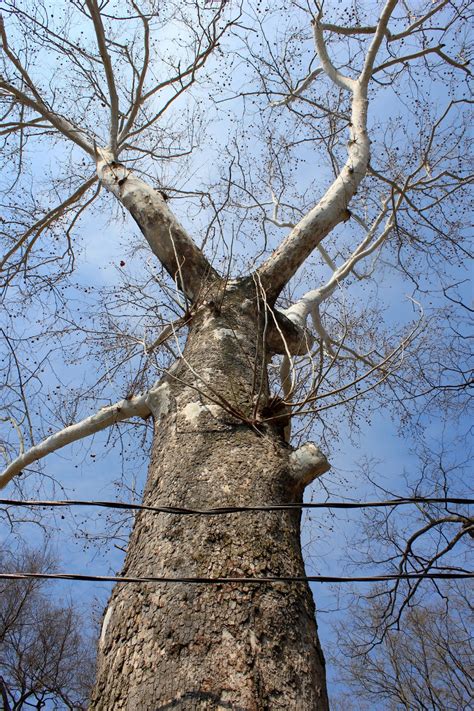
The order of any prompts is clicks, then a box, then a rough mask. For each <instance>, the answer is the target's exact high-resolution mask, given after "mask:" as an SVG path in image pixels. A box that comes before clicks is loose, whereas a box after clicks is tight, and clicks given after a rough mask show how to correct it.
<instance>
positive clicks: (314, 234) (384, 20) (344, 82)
mask: <svg viewBox="0 0 474 711" xmlns="http://www.w3.org/2000/svg"><path fill="white" fill-rule="evenodd" d="M396 4H397V0H388V2H387V3H386V5H385V7H384V9H383V11H382V14H381V17H380V20H379V23H378V25H377V29H376V31H375V32H374V37H373V39H372V42H371V44H370V47H369V48H368V51H367V55H366V59H365V62H364V66H363V68H362V71H361V73H360V75H359V77H358V79H352V78H349V77H346V76H344V75H343V74H341V72H340V71H338V70H337V69H336V68H335V67H334V65H333V64H332V62H331V60H330V58H329V56H328V53H327V49H326V45H325V42H324V37H323V29H322V25H321V23H320V18H318V19H316V20H315V21H314V24H313V27H314V39H315V44H316V49H317V52H318V56H319V59H320V62H321V66H322V68H323V70H324V72H325V73H326V74H327V75H328V77H329V78H330V79H331V80H332V81H333V82H334V83H335V84H336V85H337V86H339V87H341V88H342V89H345V90H348V91H350V92H351V93H352V110H351V124H350V136H349V144H348V157H347V161H346V163H345V165H344V167H343V168H342V170H341V171H340V173H339V175H338V176H337V178H336V179H335V181H334V182H333V184H332V185H331V187H330V188H329V189H328V190H327V191H326V193H325V195H324V196H323V198H322V199H321V200H320V201H319V202H318V204H317V205H316V206H315V207H314V208H313V209H312V210H310V211H309V212H308V213H307V214H306V215H305V216H304V217H303V218H302V219H301V220H300V221H299V222H298V224H297V225H295V227H294V228H293V229H292V230H291V232H290V234H289V235H288V236H287V237H286V239H285V240H284V241H283V242H282V243H281V244H280V246H279V247H278V248H277V249H276V250H275V252H274V253H273V254H272V255H271V256H270V257H269V258H268V259H267V261H266V262H265V263H264V264H263V265H262V266H261V267H260V268H259V270H258V271H259V275H260V279H261V282H262V285H263V286H264V288H265V289H266V292H267V294H268V298H269V299H270V300H272V299H275V298H276V297H277V296H278V294H279V293H280V291H281V290H282V288H283V287H284V286H285V284H286V283H288V281H289V280H290V279H291V277H292V276H293V275H294V274H295V272H296V271H297V270H298V268H299V267H300V266H301V265H302V264H303V262H304V261H305V260H306V259H307V257H308V256H309V255H310V254H311V252H312V251H313V250H314V249H315V248H316V247H317V246H318V244H319V243H320V242H321V240H323V239H324V237H326V236H327V235H328V234H329V233H330V232H331V231H332V230H333V229H334V227H336V225H338V224H339V223H340V222H343V221H345V220H347V219H349V217H350V213H349V211H348V205H349V202H350V201H351V199H352V197H353V196H354V195H355V193H356V192H357V189H358V187H359V185H360V183H361V181H362V179H363V178H364V177H365V175H366V173H367V168H368V165H369V155H370V141H369V137H368V133H367V109H368V98H367V96H368V85H369V80H370V77H371V74H372V71H373V66H374V61H375V58H376V56H377V52H378V49H379V47H380V44H381V42H382V40H383V38H384V35H385V32H386V28H387V24H388V21H389V18H390V15H391V13H392V11H393V9H394V8H395V6H396Z"/></svg>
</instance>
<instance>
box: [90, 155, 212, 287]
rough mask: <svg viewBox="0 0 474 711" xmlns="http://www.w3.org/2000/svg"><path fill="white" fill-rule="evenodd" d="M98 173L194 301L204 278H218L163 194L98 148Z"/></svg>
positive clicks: (164, 264) (105, 185)
mask: <svg viewBox="0 0 474 711" xmlns="http://www.w3.org/2000/svg"><path fill="white" fill-rule="evenodd" d="M97 152H98V160H97V175H98V176H99V179H100V181H101V183H102V185H103V186H104V187H105V188H106V189H107V190H109V191H110V192H111V193H113V194H114V195H115V197H116V198H117V199H118V200H119V201H120V202H121V203H122V205H123V206H124V207H125V208H126V209H127V210H128V211H129V212H130V214H131V215H132V217H133V218H134V220H135V221H136V222H137V224H138V226H139V227H140V229H141V231H142V232H143V234H144V236H145V238H146V240H147V242H148V244H149V245H150V247H151V249H152V251H153V253H154V254H155V255H156V256H157V257H158V259H159V260H160V262H161V263H162V265H163V266H164V268H165V269H166V270H167V272H168V274H170V276H171V277H172V278H173V279H174V281H175V282H176V285H177V287H178V288H179V289H181V290H182V291H183V292H184V293H185V294H186V296H188V297H189V298H190V299H191V300H192V301H194V300H196V299H197V297H198V295H199V291H200V289H201V288H202V286H203V284H204V282H205V281H206V280H207V279H209V278H211V279H213V278H217V273H216V271H215V270H214V269H213V268H212V267H211V265H210V264H209V262H208V261H207V259H206V257H205V256H204V254H203V253H202V252H201V250H200V249H199V248H198V247H197V245H196V244H195V243H194V241H193V240H192V238H191V237H190V236H189V235H188V233H187V232H186V230H185V229H184V227H183V226H182V225H181V224H180V223H179V222H178V220H177V219H176V217H175V216H174V214H173V213H172V212H171V210H170V209H169V207H168V205H167V204H166V200H165V198H164V197H163V195H162V194H161V193H160V192H159V191H157V190H154V189H153V188H152V187H151V186H150V185H148V184H147V183H145V182H144V181H143V180H140V178H138V177H137V176H136V175H134V174H133V173H132V172H131V171H130V170H128V168H126V167H125V166H124V165H122V164H121V163H116V162H115V161H114V160H113V154H112V152H111V151H108V150H104V149H98V151H97Z"/></svg>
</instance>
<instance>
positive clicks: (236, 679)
mask: <svg viewBox="0 0 474 711" xmlns="http://www.w3.org/2000/svg"><path fill="white" fill-rule="evenodd" d="M220 302H221V303H220ZM262 314H263V311H262V309H261V308H259V307H258V303H257V299H256V297H255V289H254V286H253V283H252V282H251V281H250V280H249V281H247V282H244V283H241V284H239V285H237V286H234V288H233V289H231V290H228V291H227V293H226V294H225V298H224V299H221V298H220V297H219V296H217V297H216V296H215V298H214V301H209V302H208V303H207V304H206V305H205V306H203V307H201V308H200V309H199V310H198V313H197V315H196V316H195V318H194V320H193V323H192V326H191V330H190V333H189V337H188V341H187V345H186V349H185V352H184V358H183V359H181V360H180V361H179V363H178V364H177V365H176V366H175V367H174V368H173V369H172V371H173V372H172V373H171V374H170V375H169V376H166V378H165V379H164V380H163V383H162V385H161V388H160V390H161V393H160V394H161V397H160V398H159V402H158V405H157V408H156V411H155V412H154V416H155V423H156V424H155V438H154V443H153V451H152V457H151V464H150V469H149V475H148V481H147V485H146V489H145V494H144V503H146V504H148V505H171V506H181V507H196V508H209V507H214V506H226V505H257V504H272V503H274V504H279V503H288V502H291V501H295V500H298V499H299V498H300V497H301V492H302V486H301V483H300V482H299V481H298V480H297V479H295V476H294V472H293V470H292V466H291V456H290V455H291V452H292V450H291V449H290V448H289V447H288V446H287V445H286V444H285V442H284V441H283V439H282V437H281V427H274V426H271V425H270V424H262V425H258V426H252V425H251V424H249V421H252V420H254V419H255V418H254V413H255V411H256V410H258V411H259V412H261V411H262V409H263V408H264V407H265V406H266V405H267V404H268V399H269V393H268V384H267V380H266V360H267V357H266V354H265V352H264V348H262V334H263V332H264V330H265V324H264V320H265V319H264V317H263V315H262ZM224 402H227V403H228V406H225V405H224ZM256 403H258V405H256ZM236 411H238V412H239V413H240V415H241V417H240V418H239V417H238V416H236ZM245 420H247V422H246V421H245ZM123 574H124V575H130V576H132V575H133V576H147V575H150V576H170V577H199V576H201V577H217V576H219V577H220V576H229V577H230V576H233V577H236V576H252V577H259V576H280V575H282V576H301V575H304V566H303V561H302V556H301V548H300V516H299V514H298V513H296V512H271V513H239V514H228V515H225V516H216V517H206V516H199V515H196V516H176V515H168V514H166V515H163V514H153V513H142V514H140V515H139V516H138V517H137V520H136V523H135V526H134V530H133V533H132V536H131V540H130V545H129V549H128V555H127V558H126V562H125V568H124V572H123ZM91 708H92V709H107V710H110V711H112V710H114V711H115V710H117V709H129V710H130V711H132V710H133V711H136V710H140V711H145V710H149V711H158V709H183V710H184V709H232V710H233V711H237V710H241V711H257V710H259V711H260V710H263V709H268V710H272V711H274V710H275V709H285V711H288V710H291V709H294V710H298V711H311V710H313V709H314V710H316V709H317V710H318V711H319V710H321V711H322V710H325V709H327V708H328V702H327V695H326V687H325V671H324V658H323V655H322V652H321V649H320V646H319V642H318V637H317V631H316V623H315V618H314V604H313V599H312V595H311V592H310V590H309V587H308V586H307V585H306V584H303V583H273V584H220V585H219V584H212V585H209V584H181V583H179V584H146V585H145V584H143V585H135V584H124V585H118V586H117V587H116V588H115V590H114V592H113V594H112V596H111V600H110V604H109V606H108V609H107V612H106V614H105V618H104V623H103V628H102V635H101V642H100V649H99V662H98V677H97V683H96V687H95V690H94V695H93V700H92V704H91Z"/></svg>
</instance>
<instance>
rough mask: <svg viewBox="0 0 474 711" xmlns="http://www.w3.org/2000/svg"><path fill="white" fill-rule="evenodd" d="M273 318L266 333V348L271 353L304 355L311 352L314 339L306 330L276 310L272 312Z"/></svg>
mask: <svg viewBox="0 0 474 711" xmlns="http://www.w3.org/2000/svg"><path fill="white" fill-rule="evenodd" d="M273 317H274V318H273V319H270V320H269V324H268V331H267V346H268V348H269V350H270V351H271V352H272V353H275V354H281V355H287V354H288V353H290V355H305V354H306V353H308V351H310V350H311V346H312V345H313V342H314V338H313V336H312V335H311V333H310V332H309V331H308V329H307V328H300V327H299V326H298V325H297V324H296V323H294V322H293V321H291V320H290V319H289V318H288V316H286V315H285V314H284V313H283V312H282V311H279V310H278V309H274V310H273Z"/></svg>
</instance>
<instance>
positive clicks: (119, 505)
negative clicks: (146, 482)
mask: <svg viewBox="0 0 474 711" xmlns="http://www.w3.org/2000/svg"><path fill="white" fill-rule="evenodd" d="M408 504H464V505H473V504H474V499H464V498H452V497H447V498H429V497H413V498H409V497H406V498H399V499H388V500H387V501H365V502H352V501H326V502H322V501H318V502H310V503H290V504H270V505H267V506H266V505H261V506H219V507H216V508H210V509H194V508H183V507H178V506H146V505H144V504H132V503H123V502H121V501H84V500H64V501H41V500H24V501H19V500H15V499H0V505H2V506H26V507H35V506H38V507H44V508H54V507H66V506H97V507H101V508H109V509H121V510H130V511H149V512H152V513H164V514H175V515H182V516H222V515H224V514H233V513H245V512H249V513H252V512H259V511H262V512H265V511H295V510H296V511H298V510H301V509H321V508H328V509H363V508H386V507H390V506H405V505H408Z"/></svg>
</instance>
